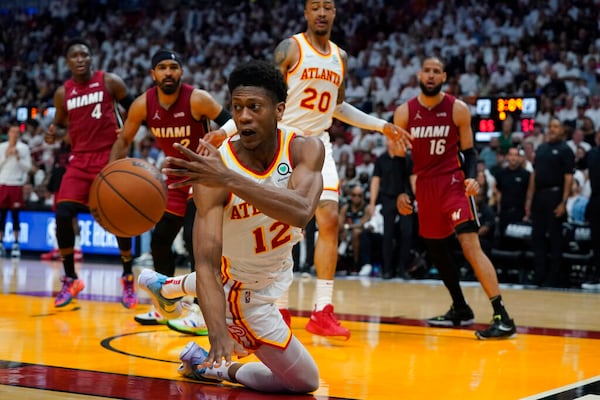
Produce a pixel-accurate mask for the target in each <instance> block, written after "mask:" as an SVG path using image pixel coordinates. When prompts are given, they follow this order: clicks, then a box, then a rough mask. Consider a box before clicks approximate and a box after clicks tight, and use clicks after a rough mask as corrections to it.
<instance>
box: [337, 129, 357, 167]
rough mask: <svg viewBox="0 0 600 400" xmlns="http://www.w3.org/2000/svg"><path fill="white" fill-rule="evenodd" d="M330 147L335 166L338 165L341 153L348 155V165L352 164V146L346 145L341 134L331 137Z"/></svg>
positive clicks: (344, 138)
mask: <svg viewBox="0 0 600 400" xmlns="http://www.w3.org/2000/svg"><path fill="white" fill-rule="evenodd" d="M331 142H332V143H331V146H332V150H331V151H332V153H333V159H334V160H335V162H336V164H339V162H340V158H341V155H342V153H346V154H348V157H349V160H348V161H349V163H351V164H352V163H354V152H353V151H352V146H350V145H349V144H348V143H346V137H345V136H344V135H341V134H334V135H332V137H331Z"/></svg>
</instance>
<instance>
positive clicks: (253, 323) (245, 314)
mask: <svg viewBox="0 0 600 400" xmlns="http://www.w3.org/2000/svg"><path fill="white" fill-rule="evenodd" d="M293 279H294V274H293V271H292V269H291V268H289V269H288V270H285V271H282V272H281V273H280V274H279V277H278V279H277V280H275V281H272V282H271V283H270V284H269V285H268V286H266V287H264V288H262V289H248V288H244V285H243V283H241V282H238V281H235V280H233V279H228V280H227V281H226V282H225V283H224V284H223V289H224V291H225V296H226V297H225V298H226V299H227V311H226V318H227V325H228V328H229V333H230V334H231V336H232V337H233V338H234V339H235V340H236V341H237V342H238V343H240V344H241V345H242V346H244V348H245V349H247V350H249V351H255V350H256V349H258V348H259V347H260V346H261V345H263V344H268V345H270V346H272V347H276V348H280V349H285V348H287V346H288V345H289V343H290V340H291V338H292V331H291V330H290V328H289V327H288V326H287V324H286V323H285V321H284V320H283V317H282V316H281V313H280V312H279V308H277V305H276V304H275V301H276V300H277V299H278V298H280V297H281V296H282V295H283V294H284V293H285V292H286V291H287V290H288V289H289V287H290V285H291V284H292V280H293Z"/></svg>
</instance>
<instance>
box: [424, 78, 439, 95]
mask: <svg viewBox="0 0 600 400" xmlns="http://www.w3.org/2000/svg"><path fill="white" fill-rule="evenodd" d="M419 86H420V87H421V93H423V94H424V95H425V96H428V97H433V96H435V95H437V94H438V93H439V92H441V91H442V84H441V83H440V84H439V85H437V86H434V87H432V88H431V89H429V88H428V87H427V86H425V85H424V84H423V82H420V81H419Z"/></svg>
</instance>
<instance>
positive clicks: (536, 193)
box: [525, 118, 575, 287]
mask: <svg viewBox="0 0 600 400" xmlns="http://www.w3.org/2000/svg"><path fill="white" fill-rule="evenodd" d="M546 135H547V140H546V142H544V143H542V144H541V145H540V146H539V147H538V149H537V150H536V152H535V164H534V170H533V173H532V174H531V177H530V180H529V187H528V189H527V200H526V204H525V214H526V217H529V218H531V222H532V232H531V247H532V249H533V253H534V267H535V283H536V284H538V285H540V286H548V287H559V286H562V285H564V284H565V283H566V282H561V280H560V262H561V253H562V224H563V222H564V221H565V218H566V202H567V198H568V197H569V192H570V189H571V183H572V182H573V170H574V168H575V156H574V155H573V152H572V151H571V149H570V148H569V146H567V144H566V142H565V141H564V137H563V136H564V134H563V126H562V124H561V122H560V120H559V119H558V118H551V119H550V123H549V125H548V131H547V133H546Z"/></svg>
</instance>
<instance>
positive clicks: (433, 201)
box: [415, 171, 477, 239]
mask: <svg viewBox="0 0 600 400" xmlns="http://www.w3.org/2000/svg"><path fill="white" fill-rule="evenodd" d="M464 179H465V178H464V174H463V173H462V171H457V172H455V173H454V174H453V175H441V176H433V177H418V178H417V182H416V186H415V189H416V191H415V197H416V200H417V206H418V213H417V215H418V218H419V234H420V235H421V236H422V237H424V238H427V239H443V238H446V237H448V236H450V235H452V233H454V229H455V227H456V226H457V225H459V224H461V223H463V222H466V221H472V220H476V219H477V213H476V211H475V210H476V209H475V202H474V200H473V198H471V197H467V196H466V195H465V184H464Z"/></svg>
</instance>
